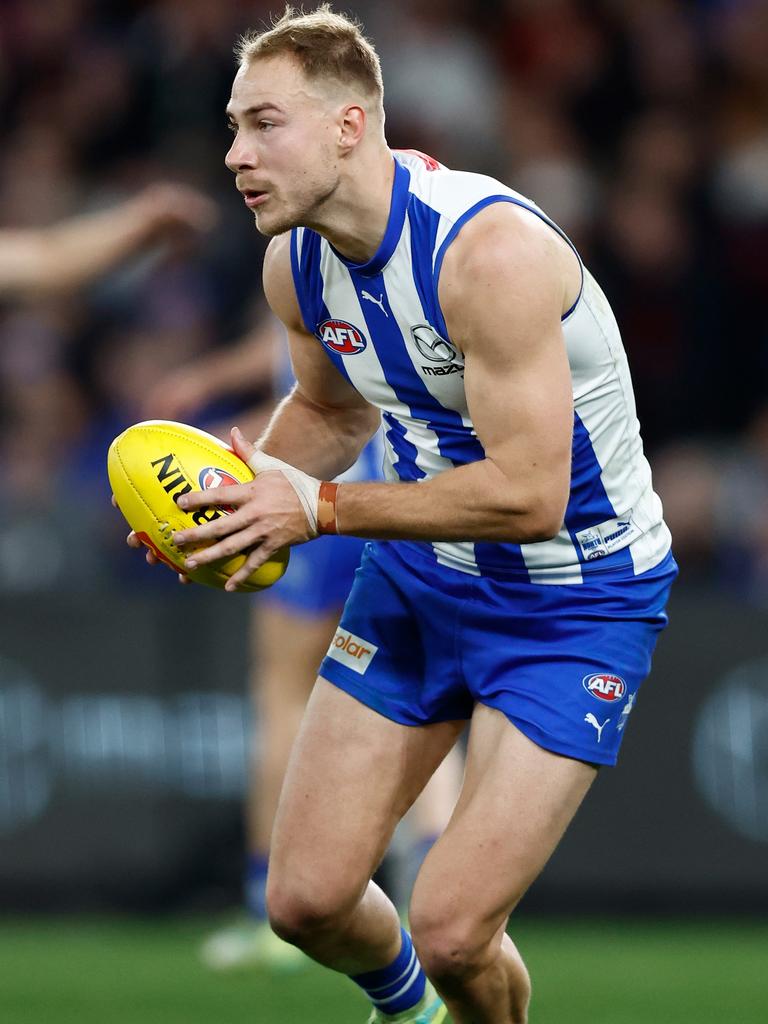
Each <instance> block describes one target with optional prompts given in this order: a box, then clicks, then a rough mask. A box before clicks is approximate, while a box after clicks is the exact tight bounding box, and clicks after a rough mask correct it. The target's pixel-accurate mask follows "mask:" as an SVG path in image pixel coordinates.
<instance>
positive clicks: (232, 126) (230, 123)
mask: <svg viewBox="0 0 768 1024" xmlns="http://www.w3.org/2000/svg"><path fill="white" fill-rule="evenodd" d="M227 130H228V131H230V132H232V134H233V135H237V125H236V124H235V122H234V121H233V120H232V119H231V118H227Z"/></svg>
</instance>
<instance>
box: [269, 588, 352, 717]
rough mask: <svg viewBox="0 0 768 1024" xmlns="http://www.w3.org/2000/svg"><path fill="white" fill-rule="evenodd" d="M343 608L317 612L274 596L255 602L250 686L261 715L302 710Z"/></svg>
mask: <svg viewBox="0 0 768 1024" xmlns="http://www.w3.org/2000/svg"><path fill="white" fill-rule="evenodd" d="M340 614H341V608H340V607H337V606H334V607H333V608H332V609H330V610H329V611H327V612H324V613H322V614H318V615H307V614H303V613H299V612H297V611H296V610H295V609H294V608H292V607H290V606H288V605H283V604H279V603H278V602H276V601H270V602H268V603H265V604H263V605H261V604H258V603H257V602H254V605H253V612H252V616H253V618H252V638H253V648H252V671H251V689H252V696H253V699H254V702H255V703H256V704H257V705H258V707H259V708H260V709H261V713H262V714H267V715H270V716H273V715H274V716H278V717H279V716H280V715H281V712H285V713H287V712H288V711H289V710H290V711H294V710H295V709H297V708H298V709H299V710H300V711H303V709H304V705H305V704H306V702H307V700H308V698H309V695H310V693H311V692H312V687H313V686H314V683H315V679H316V678H317V670H318V667H319V665H320V662H321V661H322V660H323V655H324V654H325V652H326V650H327V649H328V644H329V643H330V642H331V639H332V637H333V634H334V632H335V630H336V626H337V625H338V621H339V615H340Z"/></svg>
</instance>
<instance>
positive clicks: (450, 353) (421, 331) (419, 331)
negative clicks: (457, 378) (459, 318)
mask: <svg viewBox="0 0 768 1024" xmlns="http://www.w3.org/2000/svg"><path fill="white" fill-rule="evenodd" d="M411 338H412V339H413V343H414V344H415V346H416V348H417V349H418V350H419V355H420V356H421V357H422V358H423V359H427V360H429V362H428V364H427V365H426V366H422V367H421V371H422V373H424V374H426V375H427V376H428V377H444V376H445V375H446V374H449V373H460V374H462V375H463V374H464V357H463V356H462V354H461V353H460V352H459V350H458V349H457V348H456V346H455V345H454V344H453V342H452V341H446V340H445V338H441V337H440V335H439V334H438V333H437V331H436V330H435V329H434V327H432V326H431V324H414V325H413V327H411Z"/></svg>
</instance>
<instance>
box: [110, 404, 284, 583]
mask: <svg viewBox="0 0 768 1024" xmlns="http://www.w3.org/2000/svg"><path fill="white" fill-rule="evenodd" d="M107 471H108V474H109V482H110V484H111V485H112V492H113V494H114V496H115V500H116V502H117V506H118V508H119V509H120V511H121V512H122V514H123V515H124V516H125V518H126V520H127V521H128V524H129V525H130V527H131V529H132V530H133V531H134V532H135V534H136V536H137V537H138V538H139V540H140V541H141V542H142V543H143V544H145V545H146V546H147V547H148V548H149V549H150V550H151V551H153V552H154V554H155V555H156V557H157V558H158V559H159V560H160V561H162V562H164V563H165V565H167V566H168V567H169V568H171V569H173V570H174V572H178V573H182V574H183V575H185V576H188V577H189V578H190V579H191V580H193V581H194V582H195V583H203V584H205V585H206V586H209V587H217V588H218V589H223V588H224V586H225V584H226V582H227V580H228V579H229V577H230V576H231V575H232V574H233V573H235V572H237V570H238V569H239V568H240V567H241V566H242V564H243V562H244V561H245V555H242V554H238V555H235V556H234V557H232V558H229V559H222V560H220V561H218V562H212V563H211V564H210V565H201V566H199V567H198V568H196V569H192V570H190V569H188V568H186V566H185V564H184V559H185V557H186V556H187V555H189V554H191V551H189V550H187V549H185V550H184V551H183V552H182V551H181V550H180V549H179V548H178V547H176V545H175V544H174V543H173V536H174V534H175V533H176V532H177V531H179V530H185V529H189V528H190V527H194V526H201V525H203V524H204V523H207V522H212V521H213V520H214V519H217V518H218V517H219V516H222V515H228V514H229V511H230V510H228V509H226V508H221V507H213V506H210V507H206V508H199V509H195V510H192V511H189V512H185V511H184V510H183V509H181V508H179V506H178V504H177V502H178V499H179V498H180V497H181V495H182V494H188V493H189V492H190V491H193V490H208V489H211V488H214V487H226V486H228V485H232V484H244V483H249V482H250V481H251V480H253V479H254V473H253V471H252V470H251V469H250V467H249V466H247V465H246V464H245V463H244V462H243V461H242V459H240V458H238V456H237V455H235V453H234V452H233V451H232V450H231V449H230V448H228V447H227V446H226V445H224V444H223V443H222V442H221V441H219V440H218V438H216V437H214V436H213V435H212V434H208V433H206V432H205V431H204V430H198V429H197V428H196V427H190V426H187V425H186V424H183V423H173V422H171V421H169V420H148V421H146V422H144V423H137V424H135V425H134V426H132V427H129V428H128V429H127V430H125V431H123V433H122V434H120V435H119V436H118V437H116V438H115V440H114V441H113V442H112V444H111V445H110V448H109V453H108V456H107ZM288 556H289V550H288V548H282V549H281V550H280V551H278V552H276V553H275V554H274V555H273V556H272V557H271V558H270V559H269V560H268V561H267V562H265V563H264V564H263V565H261V566H259V568H258V569H256V570H255V571H254V572H253V573H251V575H250V576H249V577H248V579H247V580H245V581H244V582H243V583H241V584H240V587H241V588H242V589H243V590H250V591H256V590H264V589H265V588H266V587H269V586H271V585H272V584H273V583H276V582H277V580H279V579H280V577H281V576H282V575H283V573H284V572H285V569H286V567H287V565H288Z"/></svg>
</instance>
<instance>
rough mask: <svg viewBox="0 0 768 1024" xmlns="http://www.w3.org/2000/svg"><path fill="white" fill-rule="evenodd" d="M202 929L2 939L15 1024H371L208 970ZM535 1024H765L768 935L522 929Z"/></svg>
mask: <svg viewBox="0 0 768 1024" xmlns="http://www.w3.org/2000/svg"><path fill="white" fill-rule="evenodd" d="M206 927H207V924H206V923H205V922H201V921H182V922H179V921H166V920H161V921H156V922H136V921H133V920H113V919H108V920H81V919H62V920H53V921H52V920H49V919H34V918H33V919H28V920H24V921H12V922H4V923H3V924H1V925H0V1021H2V1024H92V1022H93V1024H303V1022H306V1024H364V1021H365V1019H366V1016H367V1011H366V1004H365V1001H364V999H363V998H362V997H361V995H360V994H359V993H358V992H357V991H356V990H355V989H354V987H353V986H352V985H351V984H350V983H349V982H347V981H346V980H345V979H344V978H341V977H339V976H337V975H334V974H332V973H331V972H330V971H324V970H322V969H321V968H317V967H314V966H310V967H309V968H308V969H307V970H305V971H302V972H301V973H297V974H292V975H290V976H283V977H270V976H268V975H264V974H258V973H248V974H239V975H228V976H217V975H213V974H210V973H208V972H207V971H205V970H204V969H203V968H202V967H200V966H199V964H198V961H197V958H196V948H197V945H198V943H199V940H200V939H201V937H202V936H203V935H204V934H205V932H206ZM516 938H517V941H518V944H519V946H520V948H521V951H522V952H523V955H524V956H525V958H526V960H527V962H528V965H529V967H530V970H531V974H532V976H533V980H534V1003H533V1006H532V1010H531V1021H530V1024H765V1021H766V1020H768V926H766V925H758V924H751V923H723V922H703V923H697V924H692V923H674V922H658V923H654V922H648V921H635V920H631V919H627V920H615V921H614V920H611V921H607V922H574V921H561V922H552V921H518V922H517V925H516Z"/></svg>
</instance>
